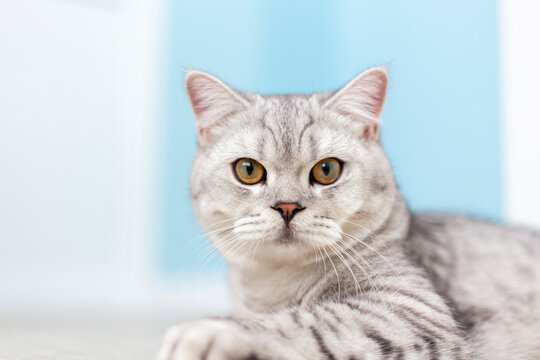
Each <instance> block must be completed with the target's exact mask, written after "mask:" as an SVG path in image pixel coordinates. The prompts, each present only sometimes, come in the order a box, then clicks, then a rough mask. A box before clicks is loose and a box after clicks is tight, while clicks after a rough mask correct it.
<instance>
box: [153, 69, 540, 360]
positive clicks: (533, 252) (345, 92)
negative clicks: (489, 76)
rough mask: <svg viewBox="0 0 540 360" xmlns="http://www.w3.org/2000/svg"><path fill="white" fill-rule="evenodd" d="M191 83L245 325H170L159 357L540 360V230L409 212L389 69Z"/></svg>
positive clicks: (201, 188)
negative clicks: (389, 136)
mask: <svg viewBox="0 0 540 360" xmlns="http://www.w3.org/2000/svg"><path fill="white" fill-rule="evenodd" d="M185 81H186V91H187V94H188V97H189V100H190V103H191V106H192V108H193V111H194V113H195V117H196V118H197V129H198V130H197V131H198V134H197V140H198V152H197V154H196V157H195V161H194V165H193V169H192V175H191V194H192V199H193V205H194V209H195V213H196V215H197V218H198V220H199V222H200V224H201V225H202V227H203V229H204V230H205V231H206V232H207V234H208V237H209V238H210V240H211V241H212V242H213V244H214V246H215V248H216V249H217V250H218V251H219V252H220V253H221V254H222V255H223V256H224V258H225V259H226V260H227V262H228V263H229V265H230V286H231V290H232V294H233V297H234V301H235V305H236V314H235V315H234V316H231V317H209V318H204V319H199V320H191V321H186V322H184V323H181V324H179V325H176V326H173V327H172V328H171V329H169V330H168V332H167V333H166V335H165V338H164V340H163V343H162V346H161V348H160V351H159V353H158V359H159V360H165V359H170V360H172V359H178V360H192V359H193V360H195V359H208V360H218V359H231V360H232V359H234V360H248V359H250V360H255V359H259V360H263V359H269V360H273V359H276V360H277V359H329V360H338V359H343V360H353V359H403V360H408V359H482V360H483V359H491V360H493V359H540V235H539V234H537V233H534V232H532V231H528V230H520V229H516V228H508V227H502V226H499V225H495V224H492V223H488V222H483V221H479V220H473V219H469V218H466V217H461V216H447V215H435V214H412V213H411V212H410V211H409V209H408V207H407V204H406V202H405V201H404V198H403V196H402V195H401V194H400V192H399V190H398V188H397V185H396V182H395V180H394V175H393V172H392V169H391V166H390V163H389V161H388V159H387V157H386V155H385V152H384V150H383V148H382V145H381V142H380V128H379V122H380V120H379V119H380V114H381V111H382V108H383V104H384V101H385V98H386V92H387V87H388V75H387V72H386V70H385V69H384V68H381V67H376V68H372V69H369V70H367V71H365V72H363V73H362V74H360V75H358V76H357V77H356V78H354V79H353V80H352V81H350V82H349V83H348V84H347V85H345V86H344V87H343V88H341V89H340V90H338V91H336V92H334V93H326V94H313V95H277V96H262V95H258V94H247V93H240V92H237V91H235V90H233V89H231V88H230V87H228V86H227V85H225V84H224V83H223V82H222V81H220V80H219V79H217V78H215V77H213V76H212V75H209V74H207V73H204V72H201V71H197V70H191V71H189V72H188V73H187V75H186V80H185ZM426 150H429V149H426Z"/></svg>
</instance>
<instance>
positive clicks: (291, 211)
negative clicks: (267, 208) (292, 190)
mask: <svg viewBox="0 0 540 360" xmlns="http://www.w3.org/2000/svg"><path fill="white" fill-rule="evenodd" d="M272 209H274V210H276V211H277V212H279V213H280V214H281V217H282V218H283V220H285V222H286V223H287V224H289V223H290V222H291V220H292V218H293V217H294V215H296V213H297V212H299V211H302V210H304V209H305V208H303V207H301V206H300V204H297V203H277V204H276V205H274V206H272Z"/></svg>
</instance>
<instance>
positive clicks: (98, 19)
mask: <svg viewBox="0 0 540 360" xmlns="http://www.w3.org/2000/svg"><path fill="white" fill-rule="evenodd" d="M161 7H162V1H158V0H129V1H127V0H125V1H121V0H115V1H92V0H85V1H80V0H79V1H76V0H2V1H1V2H0V79H1V80H0V302H4V303H5V302H8V303H12V304H13V303H17V304H24V303H25V302H28V303H41V304H43V303H51V304H57V303H71V304H82V305H84V304H91V305H96V304H98V303H100V302H107V303H110V302H111V301H116V300H118V302H122V301H123V300H125V299H126V298H128V297H130V296H134V295H136V294H139V293H140V292H141V291H143V286H144V282H145V281H146V280H147V278H148V277H150V276H151V274H149V269H151V264H150V263H151V261H152V250H151V249H150V248H149V244H150V242H151V241H152V239H151V238H150V236H151V234H152V233H153V229H152V221H153V219H152V217H151V214H153V210H154V208H153V207H154V206H155V205H154V204H153V203H152V201H153V200H152V199H153V198H154V193H153V190H154V185H153V182H154V179H153V174H155V173H156V171H155V170H154V169H153V167H154V166H155V163H156V161H155V159H154V157H155V154H154V146H153V140H154V137H155V131H156V129H159V124H156V122H158V121H159V117H158V116H157V115H158V114H157V112H156V109H157V107H156V99H157V95H158V94H157V91H158V85H159V84H158V82H159V76H160V74H159V73H158V69H160V66H158V65H159V63H158V62H159V61H161V60H160V58H159V57H158V54H160V53H161V49H160V48H159V47H160V45H161V43H160V41H161V40H160V39H161V38H160V37H158V35H159V36H160V35H161V34H158V32H159V31H161V30H162V29H161V28H162V27H163V26H162V24H161V22H160V20H159V19H160V16H161ZM156 125H157V126H156Z"/></svg>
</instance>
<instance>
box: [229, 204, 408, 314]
mask: <svg viewBox="0 0 540 360" xmlns="http://www.w3.org/2000/svg"><path fill="white" fill-rule="evenodd" d="M409 219H410V214H409V209H408V208H407V206H406V204H405V201H403V199H402V197H401V195H399V194H398V197H397V198H396V201H395V202H394V205H393V207H392V209H391V211H390V212H389V214H388V216H387V217H386V218H385V220H384V221H383V222H382V223H380V224H378V225H377V227H376V228H372V229H369V230H366V228H364V229H362V228H356V231H354V230H351V234H352V235H353V236H354V237H356V238H357V239H358V240H361V241H362V242H365V243H366V244H368V247H366V246H358V247H356V250H357V251H358V252H360V255H362V256H365V257H366V258H369V256H370V255H371V256H372V255H373V249H374V248H379V249H380V251H381V252H384V255H383V256H385V257H386V258H388V259H393V258H394V259H397V258H402V253H401V241H402V240H403V239H404V238H405V237H406V235H407V232H408V227H409ZM383 249H384V250H383ZM362 252H363V254H362ZM381 255H382V254H381ZM378 256H379V255H378ZM333 261H334V262H335V265H336V266H337V267H338V270H337V272H340V271H341V272H343V274H342V275H340V276H348V275H349V274H348V273H347V272H346V271H347V270H346V269H344V267H343V266H339V264H340V260H339V259H335V258H334V260H333ZM327 263H328V264H326V265H327V266H326V267H323V266H321V261H320V259H319V261H318V262H311V263H308V264H302V265H299V264H296V263H285V264H279V265H278V264H265V265H262V264H259V265H257V266H251V267H238V266H234V265H231V267H230V285H231V288H232V293H233V294H234V300H235V303H236V308H237V311H238V313H239V314H240V315H242V314H244V315H246V316H249V315H252V314H254V313H265V312H271V311H276V310H279V309H283V308H286V307H290V306H293V305H298V304H300V303H304V302H306V300H309V297H310V296H311V295H313V296H317V294H318V293H320V292H323V291H324V290H325V288H326V287H328V286H329V285H332V283H333V281H334V280H335V278H334V277H333V272H332V271H334V269H332V268H331V266H332V265H330V262H329V261H327ZM387 265H388V261H386V262H379V263H378V265H377V266H378V268H377V269H376V270H377V272H379V273H384V272H385V271H384V270H385V269H384V268H380V267H384V266H387ZM360 276H361V275H360Z"/></svg>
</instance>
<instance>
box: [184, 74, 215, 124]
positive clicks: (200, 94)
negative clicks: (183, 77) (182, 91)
mask: <svg viewBox="0 0 540 360" xmlns="http://www.w3.org/2000/svg"><path fill="white" fill-rule="evenodd" d="M207 82H208V79H201V77H200V76H197V75H195V76H194V77H192V78H190V79H189V80H188V81H187V83H186V90H187V93H188V96H189V99H190V102H191V107H192V108H193V112H194V113H195V116H196V117H197V118H200V117H201V116H202V115H203V114H204V113H205V112H206V111H207V110H208V109H209V108H210V106H209V102H208V99H205V96H204V95H205V92H207V87H208V85H207V84H206V83H207ZM206 96H210V94H206Z"/></svg>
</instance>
